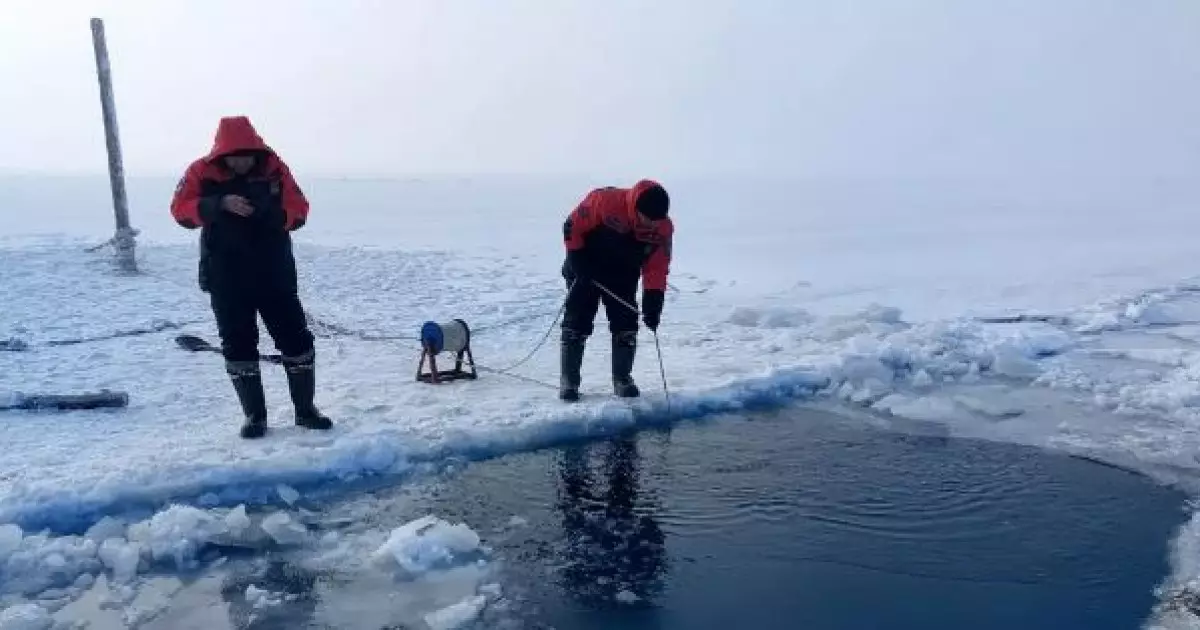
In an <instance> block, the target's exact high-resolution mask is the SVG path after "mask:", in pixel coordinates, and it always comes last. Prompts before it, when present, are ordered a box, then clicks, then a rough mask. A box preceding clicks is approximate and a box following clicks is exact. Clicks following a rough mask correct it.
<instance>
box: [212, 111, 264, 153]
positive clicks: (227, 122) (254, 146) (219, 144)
mask: <svg viewBox="0 0 1200 630" xmlns="http://www.w3.org/2000/svg"><path fill="white" fill-rule="evenodd" d="M237 151H265V152H267V153H274V152H273V151H272V150H271V147H269V146H267V143H266V142H263V139H262V137H261V136H259V135H258V132H257V131H255V129H254V125H253V124H252V123H251V122H250V119H249V118H247V117H245V116H227V117H225V118H222V119H221V122H220V124H218V125H217V134H216V136H215V137H214V138H213V146H212V150H211V151H209V152H208V155H207V156H205V158H204V159H205V160H207V161H209V162H211V161H213V160H216V159H217V158H219V157H221V156H222V155H229V154H230V153H235V152H237Z"/></svg>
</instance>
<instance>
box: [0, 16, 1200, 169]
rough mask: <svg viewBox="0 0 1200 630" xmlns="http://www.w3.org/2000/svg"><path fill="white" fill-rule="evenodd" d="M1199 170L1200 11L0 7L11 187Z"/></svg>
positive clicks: (2, 164)
mask: <svg viewBox="0 0 1200 630" xmlns="http://www.w3.org/2000/svg"><path fill="white" fill-rule="evenodd" d="M93 15H95V16H99V17H103V18H105V22H106V28H107V32H108V39H109V49H110V53H111V55H112V60H113V73H114V82H115V91H116V97H117V107H118V115H119V118H120V125H121V133H122V144H123V149H124V153H125V165H126V168H127V170H128V171H129V172H130V173H131V174H169V175H178V173H179V172H181V171H182V169H183V167H184V166H185V165H186V164H187V162H188V161H190V160H191V159H193V158H195V157H196V156H198V155H199V154H201V153H203V152H205V151H206V150H207V149H208V147H209V145H210V143H211V139H212V133H213V130H214V127H215V124H216V120H217V118H218V117H219V116H221V115H223V114H247V115H249V116H251V118H252V119H253V120H254V121H255V123H256V124H257V125H258V127H259V129H260V131H261V132H262V133H263V135H264V136H265V137H266V139H267V141H268V142H269V143H271V144H272V145H273V146H275V148H276V149H278V150H279V151H280V152H281V153H282V154H283V156H284V157H285V159H287V160H288V161H289V162H290V163H293V165H294V168H296V169H297V170H298V171H303V172H305V173H317V172H319V173H326V174H351V175H355V174H414V173H415V174H428V173H442V172H456V173H476V172H538V173H560V172H569V173H597V172H603V173H611V174H614V175H616V174H621V175H632V176H637V175H641V174H650V175H655V176H662V175H665V174H686V173H716V172H738V173H747V172H751V173H765V174H797V175H812V176H847V175H848V176H858V175H867V176H927V175H959V176H977V175H985V176H986V175H1000V176H1035V175H1036V176H1046V175H1049V176H1100V177H1111V176H1117V175H1131V176H1137V177H1141V176H1157V175H1171V176H1185V175H1189V174H1190V175H1194V174H1196V173H1200V2H1196V0H1134V1H1131V0H910V1H907V2H905V1H900V0H895V1H891V0H874V1H866V0H863V1H859V0H821V1H816V0H720V1H716V0H641V1H633V0H604V1H603V2H596V1H592V0H588V1H585V0H376V1H369V0H358V1H355V0H158V1H146V2H142V1H138V0H124V1H108V2H104V1H88V0H0V81H2V82H3V88H2V89H3V91H2V92H0V94H2V96H0V138H2V140H0V170H21V171H31V170H32V171H72V172H77V171H95V172H103V170H104V169H105V156H104V144H103V136H102V128H101V126H100V125H101V123H100V109H99V99H98V91H97V86H96V80H95V76H94V61H93V58H92V51H91V41H90V32H89V27H88V18H90V17H92V16H93Z"/></svg>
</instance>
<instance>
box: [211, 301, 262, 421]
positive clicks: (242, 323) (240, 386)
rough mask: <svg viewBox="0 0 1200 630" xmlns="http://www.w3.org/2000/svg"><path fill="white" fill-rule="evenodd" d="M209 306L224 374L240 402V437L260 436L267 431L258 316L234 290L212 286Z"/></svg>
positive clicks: (252, 304)
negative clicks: (242, 420) (241, 414)
mask: <svg viewBox="0 0 1200 630" xmlns="http://www.w3.org/2000/svg"><path fill="white" fill-rule="evenodd" d="M209 303H210V304H211V306H212V311H213V316H214V317H215V318H216V320H217V333H218V334H219V335H220V337H221V354H223V355H224V356H225V372H226V373H227V374H228V375H229V379H230V381H231V382H232V383H233V390H234V392H236V393H237V397H238V402H239V403H241V406H242V413H243V414H244V415H245V417H246V419H245V424H243V425H242V428H241V435H242V437H244V438H257V437H262V435H263V434H264V433H266V430H267V401H266V397H265V396H264V394H263V386H262V374H261V372H260V369H259V362H258V361H259V356H258V316H257V313H256V311H255V308H254V302H253V300H252V299H251V298H250V297H249V295H248V294H247V293H245V292H243V291H239V290H238V289H237V288H236V287H220V286H218V287H212V288H211V290H210V292H209Z"/></svg>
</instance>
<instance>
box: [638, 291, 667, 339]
mask: <svg viewBox="0 0 1200 630" xmlns="http://www.w3.org/2000/svg"><path fill="white" fill-rule="evenodd" d="M664 297H665V296H664V294H663V292H662V291H656V290H654V289H646V290H645V291H642V321H643V322H645V323H646V328H649V329H650V330H655V331H657V330H658V323H659V321H660V320H661V318H662V310H663V299H664Z"/></svg>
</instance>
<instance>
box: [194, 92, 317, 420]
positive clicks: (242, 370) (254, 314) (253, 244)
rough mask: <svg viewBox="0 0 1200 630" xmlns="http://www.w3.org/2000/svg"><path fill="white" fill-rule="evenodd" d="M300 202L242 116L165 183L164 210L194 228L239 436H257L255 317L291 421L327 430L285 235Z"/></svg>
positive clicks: (262, 407) (224, 123)
mask: <svg viewBox="0 0 1200 630" xmlns="http://www.w3.org/2000/svg"><path fill="white" fill-rule="evenodd" d="M308 210H309V205H308V200H307V199H305V197H304V193H303V192H301V190H300V187H299V186H298V185H297V184H296V181H295V179H294V178H293V177H292V173H291V170H290V169H289V168H288V166H287V164H285V163H284V162H283V160H281V159H280V158H279V156H278V155H277V154H276V153H275V151H274V150H272V149H271V147H269V146H267V144H266V143H265V142H264V141H263V139H262V138H261V137H260V136H259V135H258V132H257V131H256V130H255V129H254V126H253V125H252V124H251V122H250V120H249V119H248V118H246V117H244V116H232V117H226V118H222V119H221V121H220V123H219V125H218V126H217V132H216V137H215V139H214V141H213V147H212V150H211V151H209V153H208V155H206V156H204V157H202V158H200V159H198V160H196V161H194V162H192V164H191V165H190V166H188V168H187V171H186V172H185V173H184V175H183V178H182V179H181V180H180V181H179V185H178V187H176V189H175V195H174V198H173V199H172V200H171V216H172V217H173V218H174V219H175V221H176V222H177V223H179V225H181V226H183V227H184V228H187V229H189V230H195V229H199V230H200V265H199V267H200V273H199V276H200V277H199V279H200V289H201V290H202V291H204V292H207V293H208V294H209V298H210V304H211V306H212V311H213V315H214V317H215V318H216V320H217V331H218V333H219V334H220V336H221V350H222V354H224V356H225V370H226V372H227V373H228V374H229V377H230V380H231V381H232V382H233V388H234V391H235V392H236V393H237V396H238V400H239V402H240V403H241V406H242V411H243V413H244V414H245V416H246V420H245V424H243V425H242V429H241V435H242V437H244V438H257V437H261V436H262V435H263V434H265V433H266V429H267V408H266V399H265V397H264V395H263V386H262V375H261V374H260V372H259V354H258V317H259V316H260V315H261V316H262V320H263V323H264V324H266V327H267V332H268V333H270V335H271V337H272V339H273V340H274V342H275V347H276V348H277V349H278V350H279V352H280V354H281V355H282V357H283V365H284V370H285V372H286V374H287V380H288V390H289V393H290V394H291V399H292V403H293V405H294V406H295V412H296V424H297V425H299V426H302V427H305V428H309V429H322V430H324V429H329V428H331V427H332V422H331V421H330V420H329V418H327V417H325V416H324V415H322V414H321V413H320V411H318V410H317V408H316V406H315V405H314V404H313V398H314V395H315V389H316V375H315V370H314V368H315V358H316V352H315V348H314V345H313V335H312V333H311V332H310V331H309V329H308V322H307V319H306V318H305V316H304V307H303V306H302V305H301V303H300V298H299V296H298V294H297V286H296V284H297V283H296V260H295V258H294V257H293V255H292V240H291V235H290V233H291V232H292V231H294V230H297V229H299V228H300V227H301V226H303V225H304V223H305V221H306V220H307V219H308Z"/></svg>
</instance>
